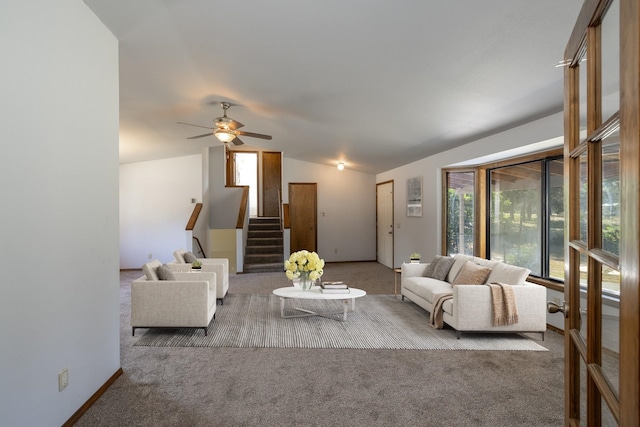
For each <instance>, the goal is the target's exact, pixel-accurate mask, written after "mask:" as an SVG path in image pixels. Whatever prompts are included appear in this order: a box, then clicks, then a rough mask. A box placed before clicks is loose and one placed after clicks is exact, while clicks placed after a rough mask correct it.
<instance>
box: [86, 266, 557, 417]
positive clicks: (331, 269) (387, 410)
mask: <svg viewBox="0 0 640 427" xmlns="http://www.w3.org/2000/svg"><path fill="white" fill-rule="evenodd" d="M140 275H142V272H141V271H139V270H138V271H123V272H122V273H121V275H120V278H121V283H120V291H121V292H120V298H121V299H120V303H121V317H120V325H121V335H120V348H121V354H122V369H123V371H124V374H123V375H122V376H120V378H118V379H117V380H116V381H115V382H114V384H113V385H111V387H109V389H108V390H107V391H106V392H105V393H104V395H102V397H100V399H98V401H97V402H95V403H94V404H93V406H91V408H90V409H89V410H88V411H87V412H86V413H85V414H84V416H83V417H82V418H81V419H80V420H79V421H78V423H77V424H76V426H77V427H85V426H87V427H103V426H104V427H112V426H127V427H130V426H142V427H145V426H153V427H157V426H163V427H174V426H176V427H183V426H196V427H200V426H202V427H212V426H221V427H227V426H229V427H238V426H247V427H252V426H284V427H288V426H292V427H293V426H305V427H306V426H318V427H320V426H322V427H324V426H345V425H349V426H350V427H361V426H362V427H378V426H384V427H388V426H403V427H413V426H416V427H418V426H421V427H422V426H442V425H447V426H474V427H475V426H492V427H495V426H499V427H500V426H505V427H506V426H509V427H511V426H519V427H522V426H527V427H529V426H531V427H546V426H562V425H563V418H562V414H563V410H564V409H563V381H562V378H563V363H564V353H563V337H562V335H559V334H556V333H555V332H552V331H548V332H547V334H546V336H545V341H544V342H541V344H543V345H544V346H545V347H547V348H548V349H549V351H437V350H436V351H432V350H354V349H296V348H293V349H281V348H231V347H217V348H212V347H149V346H136V345H134V344H135V343H136V342H137V341H138V340H139V339H140V338H141V336H138V331H136V336H135V337H132V336H131V323H130V292H131V286H130V284H131V280H132V279H135V278H136V277H138V276H140ZM283 276H284V275H283V274H280V273H255V274H239V275H235V276H231V277H230V278H229V279H230V280H229V281H230V283H229V292H230V295H239V294H264V295H268V294H271V291H272V290H273V289H275V288H279V287H282V286H288V285H290V282H288V281H287V280H286V279H283ZM325 277H326V279H325V280H344V281H345V282H347V281H348V282H349V284H350V285H351V286H353V287H357V288H361V289H364V290H366V291H367V293H368V294H369V295H388V294H393V290H394V289H393V287H394V286H393V285H394V274H393V271H392V270H390V269H388V268H386V267H384V266H382V265H380V264H377V263H375V262H362V263H330V264H328V265H327V266H326V267H325V276H323V278H325ZM356 283H357V285H356ZM405 304H411V305H412V303H406V302H405ZM358 308H359V305H358V304H356V309H358ZM140 333H142V330H140ZM532 338H533V339H534V340H538V338H537V337H536V336H535V335H533V336H532ZM462 339H465V337H464V336H463V338H462ZM536 342H539V341H536ZM105 381H106V378H105ZM100 385H101V383H100V384H97V385H96V389H97V387H99V386H100ZM76 409H77V408H76Z"/></svg>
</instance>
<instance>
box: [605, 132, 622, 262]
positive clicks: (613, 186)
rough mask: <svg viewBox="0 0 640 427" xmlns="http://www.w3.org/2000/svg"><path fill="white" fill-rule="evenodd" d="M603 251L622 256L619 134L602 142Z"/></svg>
mask: <svg viewBox="0 0 640 427" xmlns="http://www.w3.org/2000/svg"><path fill="white" fill-rule="evenodd" d="M602 249H604V250H605V251H607V252H610V253H612V254H615V255H619V254H620V142H619V134H618V132H616V133H615V134H613V135H611V136H609V137H607V138H606V139H605V140H604V141H602Z"/></svg>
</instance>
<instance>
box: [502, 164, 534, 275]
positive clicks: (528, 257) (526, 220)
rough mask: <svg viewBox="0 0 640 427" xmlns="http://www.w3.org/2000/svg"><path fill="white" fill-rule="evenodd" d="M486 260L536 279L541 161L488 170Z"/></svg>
mask: <svg viewBox="0 0 640 427" xmlns="http://www.w3.org/2000/svg"><path fill="white" fill-rule="evenodd" d="M490 182H491V206H490V250H491V253H490V258H491V259H494V260H501V261H504V262H505V263H507V264H512V265H518V266H521V267H526V268H528V269H530V270H531V272H532V273H533V274H534V275H538V276H540V275H541V273H542V271H541V257H542V255H541V254H542V242H541V236H542V232H541V218H540V207H541V200H542V199H541V191H542V162H540V161H538V162H531V163H525V164H522V165H516V166H509V167H503V168H497V169H493V170H492V171H491V181H490Z"/></svg>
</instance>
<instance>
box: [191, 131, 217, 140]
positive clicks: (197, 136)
mask: <svg viewBox="0 0 640 427" xmlns="http://www.w3.org/2000/svg"><path fill="white" fill-rule="evenodd" d="M210 135H213V132H209V133H203V134H202V135H196V136H190V137H188V138H187V139H198V138H203V137H205V136H210Z"/></svg>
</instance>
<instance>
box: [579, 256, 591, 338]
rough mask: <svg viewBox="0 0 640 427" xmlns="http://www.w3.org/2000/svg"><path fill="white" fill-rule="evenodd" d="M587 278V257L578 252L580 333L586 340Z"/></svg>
mask: <svg viewBox="0 0 640 427" xmlns="http://www.w3.org/2000/svg"><path fill="white" fill-rule="evenodd" d="M588 278H589V258H588V257H587V256H586V255H585V254H580V320H581V322H582V323H581V327H580V334H581V335H582V337H583V338H584V340H585V341H586V340H587V315H588V312H587V289H588V288H587V283H588Z"/></svg>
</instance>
